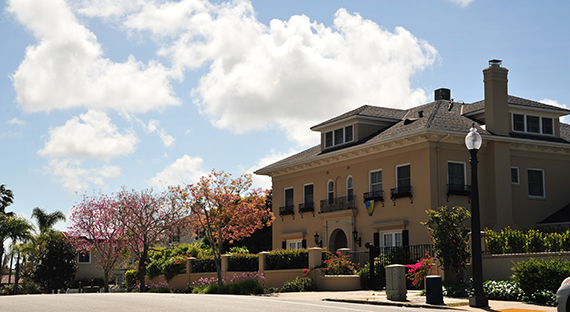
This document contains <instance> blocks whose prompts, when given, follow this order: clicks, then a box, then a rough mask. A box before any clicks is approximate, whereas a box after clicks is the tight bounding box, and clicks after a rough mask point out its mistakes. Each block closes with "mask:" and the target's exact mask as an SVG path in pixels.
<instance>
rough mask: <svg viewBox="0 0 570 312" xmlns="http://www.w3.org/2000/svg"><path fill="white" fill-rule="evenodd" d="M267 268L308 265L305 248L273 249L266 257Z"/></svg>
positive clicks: (303, 266) (300, 267) (304, 266)
mask: <svg viewBox="0 0 570 312" xmlns="http://www.w3.org/2000/svg"><path fill="white" fill-rule="evenodd" d="M266 262H267V263H266V266H267V267H266V269H267V270H283V269H303V268H307V267H308V266H309V253H308V252H307V250H306V249H289V250H274V251H271V252H269V254H268V255H267V258H266Z"/></svg>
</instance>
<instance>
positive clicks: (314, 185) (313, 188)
mask: <svg viewBox="0 0 570 312" xmlns="http://www.w3.org/2000/svg"><path fill="white" fill-rule="evenodd" d="M309 185H312V186H313V203H314V202H315V185H314V184H313V183H307V184H303V204H308V203H307V202H305V198H307V197H306V196H305V186H309Z"/></svg>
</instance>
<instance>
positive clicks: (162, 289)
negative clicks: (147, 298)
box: [148, 286, 172, 294]
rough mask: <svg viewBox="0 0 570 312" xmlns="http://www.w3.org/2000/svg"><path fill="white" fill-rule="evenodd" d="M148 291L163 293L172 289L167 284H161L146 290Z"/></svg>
mask: <svg viewBox="0 0 570 312" xmlns="http://www.w3.org/2000/svg"><path fill="white" fill-rule="evenodd" d="M148 292H149V293H163V294H169V293H171V292H172V290H171V289H170V287H168V286H162V287H158V288H151V289H149V290H148Z"/></svg>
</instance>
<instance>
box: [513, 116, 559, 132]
mask: <svg viewBox="0 0 570 312" xmlns="http://www.w3.org/2000/svg"><path fill="white" fill-rule="evenodd" d="M513 131H517V132H528V133H537V134H547V135H554V124H553V120H552V118H547V117H539V116H530V115H522V114H513Z"/></svg>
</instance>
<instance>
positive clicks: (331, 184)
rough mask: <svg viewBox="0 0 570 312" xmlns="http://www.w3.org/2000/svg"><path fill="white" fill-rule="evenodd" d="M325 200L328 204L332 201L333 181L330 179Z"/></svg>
mask: <svg viewBox="0 0 570 312" xmlns="http://www.w3.org/2000/svg"><path fill="white" fill-rule="evenodd" d="M327 200H328V203H329V205H332V204H333V203H334V182H333V181H332V180H329V182H328V183H327Z"/></svg>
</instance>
